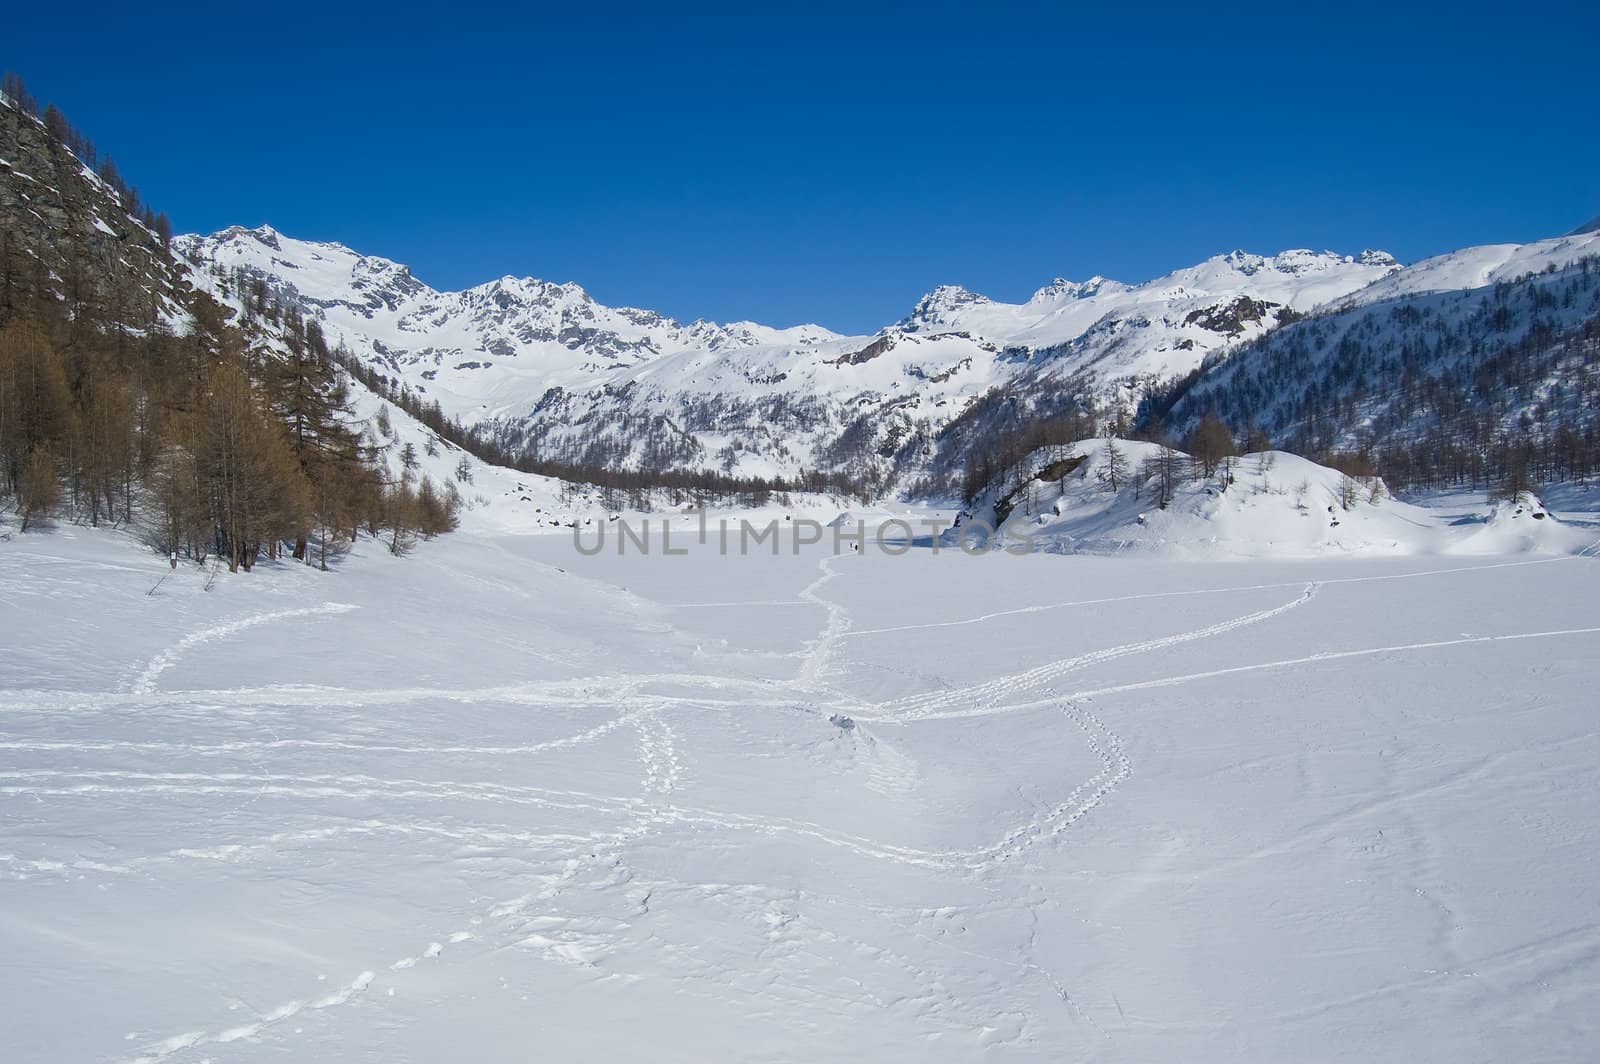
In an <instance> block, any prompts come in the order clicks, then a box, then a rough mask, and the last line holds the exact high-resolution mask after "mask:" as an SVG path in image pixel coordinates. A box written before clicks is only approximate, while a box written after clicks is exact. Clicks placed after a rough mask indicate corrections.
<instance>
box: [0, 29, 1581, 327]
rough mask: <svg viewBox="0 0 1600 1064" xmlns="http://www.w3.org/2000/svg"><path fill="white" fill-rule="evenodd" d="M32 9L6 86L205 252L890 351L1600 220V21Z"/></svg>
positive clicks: (9, 63)
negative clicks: (1312, 263)
mask: <svg viewBox="0 0 1600 1064" xmlns="http://www.w3.org/2000/svg"><path fill="white" fill-rule="evenodd" d="M868 6H869V5H865V4H839V5H832V4H806V5H786V4H778V5H771V6H765V5H759V4H748V3H747V4H743V5H740V7H739V8H738V9H733V8H729V9H726V10H719V9H717V8H714V7H700V8H697V9H694V11H693V13H688V12H687V10H686V9H679V10H676V11H674V12H672V13H666V12H665V10H664V8H657V9H655V10H654V11H651V10H650V9H647V8H639V9H628V8H624V7H622V6H615V7H613V6H610V5H605V4H581V3H580V4H570V3H569V4H563V5H560V7H559V9H554V10H547V9H544V8H543V5H539V4H533V5H529V6H526V7H515V8H513V7H509V6H508V7H506V8H503V9H499V10H480V9H473V8H471V7H469V6H467V5H460V4H458V5H451V6H442V7H439V8H436V9H424V8H421V7H413V6H407V5H405V4H395V5H388V6H382V7H371V8H365V9H363V8H358V7H356V6H353V5H344V4H338V3H321V4H317V5H305V6H300V5H297V4H295V3H282V4H209V5H198V6H195V7H194V9H193V11H192V12H185V13H183V14H181V15H166V14H157V13H152V12H151V11H149V10H147V9H146V6H145V5H137V4H129V3H126V2H123V3H118V4H115V5H107V6H106V7H105V9H104V10H100V9H97V7H96V5H88V6H87V7H86V6H84V5H71V6H68V7H54V6H51V5H40V4H26V5H17V6H16V10H12V11H10V12H9V13H8V14H7V15H6V16H5V17H4V19H3V20H0V25H3V30H0V65H3V66H6V67H9V68H11V69H14V70H16V71H18V72H19V73H21V74H22V75H23V77H24V78H26V79H27V81H28V84H29V87H30V90H31V91H32V93H33V94H34V95H35V96H37V97H39V98H40V99H41V100H42V101H54V102H56V103H57V104H58V106H60V107H61V108H62V110H63V111H65V112H66V114H67V116H68V118H69V119H70V120H71V121H72V122H73V123H74V124H75V125H77V126H78V127H79V128H80V129H82V130H83V131H84V132H86V133H87V134H88V135H89V136H90V137H91V138H92V139H93V140H94V141H95V142H96V144H97V145H98V147H99V148H100V150H101V151H102V152H103V153H105V152H109V153H110V154H111V155H113V156H114V157H115V158H116V160H117V163H118V166H119V168H120V169H121V171H122V173H123V175H124V176H125V177H126V178H127V179H128V180H129V181H130V182H131V183H133V184H135V185H137V186H138V187H139V188H140V189H141V191H142V192H143V193H144V196H145V199H146V200H147V201H148V202H150V203H151V204H152V205H154V206H155V207H156V208H157V209H162V210H165V211H166V212H167V214H168V215H169V216H170V217H171V219H172V221H173V224H174V226H175V228H176V229H177V230H178V231H180V232H182V231H195V230H201V231H210V230H214V229H219V228H222V227H224V226H227V225H232V224H244V225H258V224H260V223H263V222H266V223H270V224H271V225H273V226H275V227H277V228H278V229H280V230H282V231H284V232H286V233H288V234H290V235H293V236H301V237H306V238H310V239H319V240H338V241H340V242H343V243H346V244H349V245H350V246H352V247H354V248H356V249H357V250H360V251H363V252H367V253H370V254H378V255H383V256H386V257H389V258H392V259H397V260H399V261H401V262H405V263H408V264H410V265H411V266H412V268H413V269H414V271H415V273H416V274H417V276H418V277H420V278H421V279H422V280H424V281H426V282H428V283H430V284H432V285H434V286H435V287H439V288H459V287H465V286H467V285H470V284H475V283H479V282H482V281H485V280H489V279H491V278H494V277H498V276H501V275H503V274H517V275H533V276H537V277H541V278H545V279H548V280H555V281H566V280H574V281H578V282H579V283H581V284H582V285H584V286H585V287H586V288H587V289H588V290H589V291H590V292H591V293H592V294H593V295H594V296H595V297H596V298H597V299H600V300H601V301H603V302H606V303H612V304H629V305H634V306H643V307H649V308H652V309H658V310H661V311H664V312H666V313H668V314H671V315H673V316H676V317H679V318H683V319H690V318H695V317H709V318H715V319H718V320H723V321H728V320H734V319H740V318H750V319H755V320H758V321H765V322H769V323H772V324H777V325H787V324H793V323H796V322H800V321H820V322H821V323H823V324H825V325H829V326H832V327H834V328H838V329H842V330H850V331H869V330H871V329H874V328H876V327H877V326H879V325H881V324H884V323H886V322H888V321H891V320H893V319H895V318H897V317H899V316H901V315H902V314H904V313H905V312H906V311H907V310H908V309H909V307H910V305H911V304H912V303H913V302H914V301H915V299H916V298H917V297H918V296H919V295H920V294H921V293H923V292H925V291H926V290H928V289H929V288H931V287H933V286H934V285H936V284H941V283H954V284H963V285H966V286H967V287H969V288H973V289H975V290H978V291H981V292H984V293H986V294H989V295H992V296H994V297H996V298H1003V299H1012V300H1015V299H1021V298H1024V297H1026V296H1027V295H1028V294H1029V293H1030V292H1031V291H1033V290H1034V289H1035V288H1037V287H1039V286H1040V285H1042V284H1044V283H1046V282H1048V281H1049V280H1050V279H1051V278H1052V277H1055V276H1058V275H1059V276H1066V277H1068V278H1073V279H1082V278H1084V277H1088V276H1090V275H1093V274H1102V275H1106V276H1110V277H1116V278H1119V279H1122V280H1129V281H1136V280H1143V279H1145V278H1148V277H1151V276H1155V275H1157V274H1160V273H1163V272H1165V271H1167V270H1169V269H1173V268H1175V267H1178V266H1183V265H1188V264H1190V263H1193V262H1196V261H1199V260H1200V259H1203V258H1205V257H1207V256H1210V255H1213V254H1217V253H1219V252H1223V251H1227V250H1230V249H1232V248H1235V247H1242V248H1245V249H1247V250H1251V251H1261V252H1271V251H1277V250H1281V249H1283V248H1286V247H1313V248H1318V249H1320V248H1334V249H1337V250H1341V251H1348V252H1356V251H1360V250H1361V249H1362V248H1365V247H1377V248H1383V249H1386V250H1389V251H1391V252H1393V253H1394V254H1395V255H1397V256H1398V257H1400V258H1401V259H1403V260H1413V259H1416V258H1420V257H1423V256H1426V255H1429V254H1434V253H1437V252H1441V251H1446V250H1449V249H1452V248H1455V247H1459V246H1462V245H1466V244H1475V243H1486V242H1492V241H1508V240H1516V241H1520V240H1529V239H1535V238H1538V237H1543V236H1550V235H1554V234H1557V233H1560V232H1564V231H1566V230H1569V229H1571V228H1573V227H1575V226H1577V225H1579V224H1580V223H1582V222H1584V221H1586V220H1587V219H1589V218H1591V217H1593V216H1595V215H1597V214H1600V117H1597V116H1600V77H1597V76H1596V73H1595V71H1596V67H1597V65H1600V63H1597V60H1596V48H1597V45H1600V4H1595V3H1594V2H1592V0H1589V2H1584V3H1562V2H1556V3H1540V4H1531V3H1524V4H1515V3H1506V2H1504V0H1501V2H1497V3H1494V4H1492V5H1475V4H1472V3H1468V4H1448V5H1445V4H1440V5H1437V6H1436V7H1433V6H1430V7H1423V6H1421V5H1417V6H1414V7H1411V8H1403V7H1399V6H1395V5H1390V4H1382V5H1371V6H1363V5H1353V4H1328V5H1322V4H1315V3H1310V4H1304V3H1301V4H1296V3H1278V4H1272V5H1267V6H1261V7H1258V8H1246V7H1242V6H1240V5H1237V4H1213V5H1195V4H1184V5H1181V6H1174V7H1172V8H1171V9H1165V8H1163V6H1162V5H1160V4H1153V3H1144V4H1119V3H1109V4H1107V3H1097V4H1094V5H1074V4H1067V3H1057V4H1038V5H1033V6H1020V5H1018V6H1013V5H1009V4H1004V3H968V4H963V5H961V6H959V7H944V6H937V5H931V4H917V5H877V6H874V7H872V9H871V11H870V12H867V11H866V9H867V8H868Z"/></svg>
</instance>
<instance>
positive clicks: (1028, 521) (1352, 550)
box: [947, 439, 1600, 560]
mask: <svg viewBox="0 0 1600 1064" xmlns="http://www.w3.org/2000/svg"><path fill="white" fill-rule="evenodd" d="M1107 442H1108V441H1106V440H1104V439H1098V440H1082V441H1079V442H1078V443H1076V444H1071V445H1068V446H1064V447H1058V448H1050V449H1049V450H1048V451H1046V452H1042V453H1040V454H1038V455H1036V456H1034V458H1033V461H1032V462H1031V464H1030V466H1029V473H1030V474H1033V473H1035V472H1036V471H1038V470H1042V469H1044V468H1045V467H1046V466H1047V465H1048V464H1049V463H1050V462H1052V461H1055V460H1057V459H1060V458H1063V457H1068V456H1082V457H1083V459H1084V461H1083V463H1082V464H1081V465H1078V466H1077V467H1076V468H1075V469H1073V470H1072V472H1070V473H1069V474H1067V475H1066V477H1065V478H1063V479H1052V480H1037V479H1035V480H1032V481H1031V488H1032V490H1031V492H1029V491H1028V490H1027V489H1026V488H1024V489H1023V490H1022V491H1021V492H1020V493H1014V489H1015V488H1016V486H1017V484H1018V483H1019V481H1017V480H1012V481H1010V482H1008V483H1006V484H1005V485H1003V486H1001V487H1000V488H999V489H998V490H997V491H996V492H994V493H992V494H993V495H1003V494H1011V495H1012V496H1013V502H1014V504H1015V507H1016V508H1015V510H1013V511H1012V512H1011V513H1010V514H1009V515H1008V516H1009V521H1008V522H1007V524H1006V530H1007V531H1008V532H1011V533H1012V536H1011V538H1012V539H1014V540H1015V539H1017V538H1019V536H1020V535H1026V536H1027V537H1028V538H1031V540H1032V543H1033V546H1034V549H1038V550H1045V551H1052V552H1057V553H1099V554H1107V553H1124V552H1128V553H1138V554H1144V555H1151V556H1159V557H1170V558H1196V559H1207V560H1225V559H1229V558H1290V557H1294V558H1298V557H1324V556H1368V557H1371V556H1384V555H1446V554H1476V555H1493V554H1522V553H1548V554H1573V553H1577V552H1579V551H1582V550H1584V549H1585V548H1587V547H1589V546H1590V545H1591V544H1593V543H1594V542H1595V540H1596V537H1597V534H1600V532H1597V530H1595V529H1594V528H1592V527H1591V526H1589V525H1588V524H1587V523H1584V522H1583V521H1582V520H1581V518H1580V520H1578V521H1568V520H1563V519H1562V517H1561V516H1560V515H1558V514H1552V513H1550V512H1549V511H1547V510H1546V508H1545V506H1544V504H1543V503H1542V502H1541V501H1540V500H1539V499H1538V498H1537V497H1536V496H1533V495H1525V496H1524V497H1522V498H1520V499H1518V500H1516V501H1514V502H1501V503H1498V504H1495V505H1492V506H1491V505H1490V504H1488V503H1486V502H1484V497H1483V495H1482V494H1478V495H1475V496H1473V497H1472V498H1471V499H1470V500H1467V499H1456V500H1455V504H1454V505H1452V506H1448V507H1442V506H1420V505H1415V504H1413V503H1410V502H1406V501H1402V500H1399V499H1395V498H1393V497H1392V496H1391V495H1390V493H1389V491H1388V489H1387V488H1386V487H1385V486H1384V484H1383V482H1382V481H1381V480H1380V479H1378V478H1356V479H1354V480H1350V481H1349V484H1348V486H1347V483H1346V482H1347V478H1346V477H1345V475H1344V474H1343V473H1340V472H1339V471H1338V470H1336V469H1329V468H1327V467H1326V466H1321V465H1318V464H1317V463H1315V462H1312V461H1310V460H1308V459H1305V458H1301V457H1299V456H1298V455H1293V454H1289V453H1287V452H1283V451H1266V452H1262V453H1260V454H1250V455H1244V456H1241V457H1238V458H1236V459H1234V460H1232V462H1231V463H1230V464H1229V465H1228V466H1227V467H1226V469H1223V468H1219V469H1218V470H1217V471H1216V472H1215V473H1214V474H1213V475H1212V476H1210V477H1206V476H1203V475H1201V474H1200V473H1199V472H1196V471H1193V466H1192V462H1191V460H1190V458H1189V456H1188V455H1186V454H1182V453H1181V452H1175V453H1176V454H1177V466H1178V468H1179V471H1180V476H1181V477H1182V480H1181V482H1180V483H1179V484H1178V485H1177V487H1176V491H1175V494H1174V497H1173V499H1172V500H1171V501H1170V502H1169V504H1168V505H1167V506H1166V507H1165V508H1162V507H1161V506H1160V505H1159V497H1158V494H1157V492H1158V486H1159V478H1158V477H1157V475H1156V473H1155V472H1154V468H1155V463H1156V461H1157V458H1158V455H1159V453H1160V448H1159V447H1157V446H1156V445H1154V444H1149V443H1142V442H1138V441H1131V440H1115V441H1111V444H1112V446H1113V447H1115V449H1116V450H1117V451H1118V452H1119V453H1120V454H1121V456H1122V458H1123V461H1124V464H1125V466H1126V472H1125V473H1124V474H1123V476H1124V477H1125V480H1124V481H1123V482H1122V483H1119V484H1118V486H1117V490H1115V491H1112V490H1111V488H1110V484H1109V477H1108V470H1109V465H1110V459H1109V458H1108V456H1107V451H1106V447H1107ZM985 503H986V505H987V509H983V508H980V509H981V510H982V512H981V513H980V514H978V516H979V518H980V519H981V520H983V521H985V523H986V524H987V525H988V526H989V527H998V526H999V525H1000V522H999V521H997V520H996V514H995V512H994V510H993V503H994V498H992V497H991V498H989V499H986V500H985ZM947 538H949V539H950V540H951V541H952V542H954V541H955V538H956V533H951V534H950V536H949V537H947Z"/></svg>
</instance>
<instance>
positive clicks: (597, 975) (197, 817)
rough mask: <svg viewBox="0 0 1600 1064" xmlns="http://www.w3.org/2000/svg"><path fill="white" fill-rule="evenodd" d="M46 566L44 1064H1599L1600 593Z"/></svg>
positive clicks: (38, 766) (566, 560) (884, 562)
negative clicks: (1591, 1057)
mask: <svg viewBox="0 0 1600 1064" xmlns="http://www.w3.org/2000/svg"><path fill="white" fill-rule="evenodd" d="M164 572H165V563H164V562H163V561H161V560H159V559H154V558H152V556H151V555H149V554H147V553H144V552H142V551H140V550H138V549H136V548H135V547H134V546H133V545H132V544H131V543H130V542H129V541H127V540H125V539H123V538H120V537H117V536H113V535H103V534H94V533H90V532H88V531H85V530H77V531H76V534H74V533H73V530H70V529H69V530H65V531H63V532H62V533H61V534H57V535H51V536H31V535H30V536H16V537H13V538H12V539H11V540H10V541H9V542H5V543H0V588H3V591H0V646H3V647H4V651H3V653H0V950H3V952H4V956H5V958H6V961H5V964H4V965H3V966H0V1043H3V1052H0V1057H3V1058H4V1059H5V1060H6V1061H8V1062H14V1064H32V1062H46V1061H49V1062H57V1061H63V1062H64V1061H74V1062H76V1061H133V1060H145V1061H171V1062H174V1064H183V1062H200V1061H206V1060H212V1061H266V1060H296V1061H314V1060H330V1061H331V1060H339V1061H354V1060H370V1061H385V1062H389V1061H441V1060H474V1061H523V1060H527V1061H532V1060H595V1061H602V1060H618V1059H639V1060H651V1061H694V1062H700V1061H708V1060H758V1061H788V1060H824V1059H853V1060H863V1061H896V1060H905V1061H928V1060H951V1061H967V1060H973V1059H977V1058H985V1059H995V1060H1050V1061H1063V1060H1097V1061H1127V1062H1148V1061H1185V1062H1193V1061H1241V1060H1248V1061H1283V1060H1296V1061H1319V1060H1328V1061H1332V1060H1350V1059H1361V1060H1374V1061H1391V1060H1392V1061H1407V1062H1416V1061H1439V1062H1445V1061H1450V1062H1455V1061H1474V1060H1485V1061H1488V1060H1495V1061H1503V1060H1518V1061H1536V1060H1550V1061H1556V1060H1575V1059H1579V1058H1581V1057H1584V1056H1586V1055H1587V1054H1590V1053H1592V1052H1593V1049H1594V1046H1595V1045H1596V1044H1600V1009H1596V1007H1595V1003H1596V1001H1597V1000H1600V862H1596V860H1595V854H1596V853H1597V852H1600V713H1597V709H1596V706H1597V701H1596V698H1595V691H1596V690H1597V689H1600V654H1597V651H1600V606H1597V603H1600V594H1597V592H1600V563H1597V562H1596V561H1595V560H1594V559H1592V558H1583V557H1559V558H1543V557H1523V556H1519V557H1502V558H1471V559H1466V558H1442V557H1410V558H1396V559H1384V560H1366V561H1363V560H1338V561H1305V562H1293V563H1289V562H1163V561H1154V560H1140V559H1136V558H1095V557H1058V556H1046V555H1037V556H1030V557H1010V556H1004V555H997V556H988V557H981V558H972V557H967V556H964V555H962V554H960V553H957V552H952V551H944V552H941V553H940V554H939V555H937V556H934V555H932V554H930V553H929V552H928V551H926V550H916V551H912V552H911V553H909V554H907V555H905V556H903V557H887V556H884V555H882V554H880V553H878V552H877V551H875V550H868V551H866V552H864V553H861V554H854V553H846V554H845V555H843V556H839V557H833V556H832V552H831V551H824V550H822V549H819V548H815V547H812V548H808V549H806V550H804V551H803V552H802V553H801V554H800V555H799V556H793V555H790V554H787V553H785V554H784V555H783V556H780V557H776V558H774V557H771V556H766V555H762V556H753V557H747V558H724V557H719V556H717V555H716V554H715V553H714V552H711V551H709V550H696V551H693V552H691V554H690V555H688V556H686V557H671V558H664V557H661V556H659V555H652V556H650V557H639V556H637V555H630V556H625V557H621V558H618V557H616V556H615V555H614V554H606V555H602V556H596V557H583V556H580V555H578V554H577V553H576V552H575V551H574V549H573V547H572V544H571V542H570V541H569V540H567V539H565V538H563V537H559V536H545V537H538V536H529V537H511V536H508V537H500V538H495V537H491V536H478V535H468V534H460V535H456V536H451V537H446V538H444V539H441V540H438V541H435V542H433V543H429V544H426V545H424V546H423V547H422V548H420V549H419V550H418V551H417V552H416V553H415V554H414V555H413V556H411V557H409V558H406V559H403V560H394V559H390V558H388V557H386V556H383V555H382V554H381V553H380V552H378V551H376V550H368V552H367V553H365V554H363V555H361V556H359V557H357V558H355V559H352V560H351V562H350V563H348V564H347V565H345V566H344V567H343V568H342V569H341V570H339V571H337V572H335V573H332V574H321V573H316V572H312V571H308V570H304V569H299V568H295V567H286V568H278V569H270V570H269V569H268V568H267V567H263V568H262V570H261V571H258V572H257V573H256V574H253V575H242V576H237V577H229V576H227V575H226V574H224V575H223V576H221V577H219V578H218V580H217V582H216V586H215V587H214V589H213V590H211V591H209V592H207V591H205V590H204V588H203V585H204V583H205V577H204V574H203V573H201V572H200V571H198V570H196V569H194V568H192V567H185V568H182V569H180V571H179V572H178V573H177V574H174V575H173V576H172V577H171V578H169V579H167V580H166V581H165V582H164V583H163V584H162V585H161V586H160V587H159V588H158V589H157V590H156V592H155V593H154V594H147V592H149V591H150V589H151V586H152V585H153V584H155V583H156V581H157V580H158V579H160V577H161V576H162V574H163V573H164Z"/></svg>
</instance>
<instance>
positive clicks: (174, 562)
mask: <svg viewBox="0 0 1600 1064" xmlns="http://www.w3.org/2000/svg"><path fill="white" fill-rule="evenodd" d="M167 562H168V563H169V564H170V565H171V566H172V568H173V569H177V568H178V552H177V551H171V552H169V553H168V554H167Z"/></svg>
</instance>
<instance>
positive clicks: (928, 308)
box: [899, 284, 989, 332]
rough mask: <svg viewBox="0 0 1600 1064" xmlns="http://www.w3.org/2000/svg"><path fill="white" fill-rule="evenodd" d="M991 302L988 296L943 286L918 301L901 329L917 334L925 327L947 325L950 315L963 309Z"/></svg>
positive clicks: (951, 285)
mask: <svg viewBox="0 0 1600 1064" xmlns="http://www.w3.org/2000/svg"><path fill="white" fill-rule="evenodd" d="M987 302H989V297H988V296H983V295H979V294H978V293H977V292H974V291H971V290H970V289H967V288H963V287H961V286H960V285H958V284H942V285H940V286H939V287H937V288H935V289H934V290H933V291H931V292H929V293H928V294H927V295H925V296H923V297H922V298H921V299H919V300H917V305H916V306H914V307H912V308H911V313H910V314H908V315H906V316H905V318H903V319H901V321H900V323H899V324H900V327H901V328H903V329H906V330H908V331H910V332H916V331H917V330H918V329H919V328H921V327H922V326H925V325H943V324H947V319H948V318H949V316H950V315H952V314H954V313H955V312H956V311H958V310H960V309H961V308H962V307H969V306H973V305H974V304H978V303H987Z"/></svg>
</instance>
